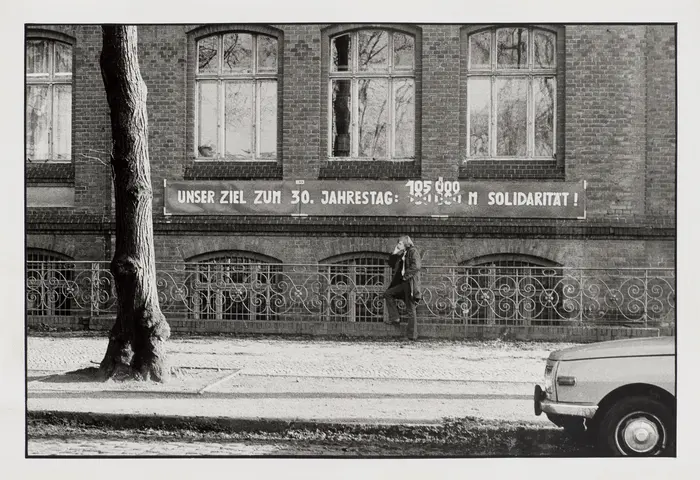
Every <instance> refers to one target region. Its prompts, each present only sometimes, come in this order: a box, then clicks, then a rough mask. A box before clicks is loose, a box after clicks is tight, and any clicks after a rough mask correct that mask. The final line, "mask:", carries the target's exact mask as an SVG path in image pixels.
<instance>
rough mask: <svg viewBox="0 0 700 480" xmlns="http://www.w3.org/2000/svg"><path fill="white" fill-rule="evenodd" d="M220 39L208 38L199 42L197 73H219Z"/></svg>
mask: <svg viewBox="0 0 700 480" xmlns="http://www.w3.org/2000/svg"><path fill="white" fill-rule="evenodd" d="M218 52H219V37H208V38H204V39H202V40H200V41H199V42H197V71H198V72H199V73H216V72H218V71H219V57H218V55H217V54H218Z"/></svg>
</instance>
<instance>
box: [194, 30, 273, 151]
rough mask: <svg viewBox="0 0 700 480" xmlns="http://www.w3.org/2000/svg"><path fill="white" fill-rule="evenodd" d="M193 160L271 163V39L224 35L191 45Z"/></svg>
mask: <svg viewBox="0 0 700 480" xmlns="http://www.w3.org/2000/svg"><path fill="white" fill-rule="evenodd" d="M196 48H197V68H196V72H195V84H196V87H195V88H196V106H195V110H196V128H195V136H196V142H195V145H196V152H195V156H196V157H197V158H198V159H206V160H227V161H268V160H269V161H276V160H277V83H278V62H279V61H278V58H277V57H278V45H277V38H275V37H272V36H267V35H263V34H259V33H248V32H230V33H222V34H215V35H210V36H207V37H204V38H201V39H199V40H198V41H197V44H196Z"/></svg>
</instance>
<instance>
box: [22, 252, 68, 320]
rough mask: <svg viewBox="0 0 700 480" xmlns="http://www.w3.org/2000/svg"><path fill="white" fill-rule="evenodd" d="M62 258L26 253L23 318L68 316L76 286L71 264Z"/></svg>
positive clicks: (49, 253)
mask: <svg viewBox="0 0 700 480" xmlns="http://www.w3.org/2000/svg"><path fill="white" fill-rule="evenodd" d="M66 258H67V257H65V256H63V255H60V254H56V253H51V252H43V251H39V250H30V251H29V252H27V289H26V295H27V315H31V316H62V315H70V312H71V298H72V297H73V296H74V292H75V291H76V290H77V284H76V282H75V281H74V272H73V270H74V268H75V265H74V264H73V263H72V262H70V261H66Z"/></svg>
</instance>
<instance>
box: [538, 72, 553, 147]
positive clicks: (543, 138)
mask: <svg viewBox="0 0 700 480" xmlns="http://www.w3.org/2000/svg"><path fill="white" fill-rule="evenodd" d="M554 92H555V89H554V78H553V77H539V78H536V79H535V82H534V84H533V94H534V95H533V96H534V101H535V155H537V156H547V157H551V156H552V155H553V154H554Z"/></svg>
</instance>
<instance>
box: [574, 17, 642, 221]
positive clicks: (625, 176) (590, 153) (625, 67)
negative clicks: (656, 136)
mask: <svg viewBox="0 0 700 480" xmlns="http://www.w3.org/2000/svg"><path fill="white" fill-rule="evenodd" d="M646 29H647V27H645V26H629V25H625V26H614V25H585V26H583V25H575V26H571V27H568V28H567V29H566V42H567V59H566V132H567V134H566V135H567V138H566V148H567V152H566V177H567V180H579V179H584V180H587V181H588V182H589V184H588V203H587V205H588V215H589V216H590V217H591V218H596V217H607V218H623V217H629V216H633V215H643V214H644V186H645V172H644V166H645V154H646V148H645V146H646V128H645V120H646V88H645V77H646V68H645V67H646V66H645V56H644V52H645V50H646V40H645V39H646Z"/></svg>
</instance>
